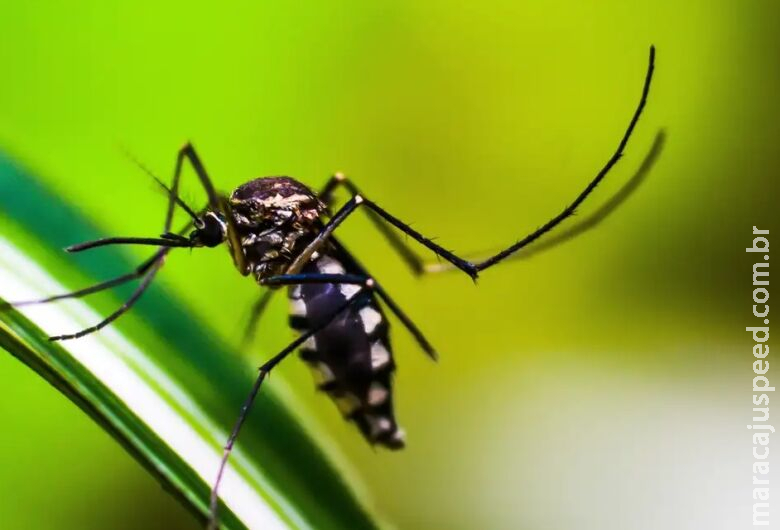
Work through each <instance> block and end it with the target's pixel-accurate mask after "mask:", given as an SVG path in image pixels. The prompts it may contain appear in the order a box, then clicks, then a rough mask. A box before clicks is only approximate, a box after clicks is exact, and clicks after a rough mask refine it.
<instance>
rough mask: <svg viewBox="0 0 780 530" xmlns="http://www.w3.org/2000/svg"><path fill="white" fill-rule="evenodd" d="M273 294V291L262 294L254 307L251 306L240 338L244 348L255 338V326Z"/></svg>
mask: <svg viewBox="0 0 780 530" xmlns="http://www.w3.org/2000/svg"><path fill="white" fill-rule="evenodd" d="M274 292H275V291H274V290H273V289H269V290H267V291H266V292H264V293H263V296H261V297H260V298H258V299H257V301H256V302H255V303H254V305H252V310H251V312H250V314H249V321H248V322H247V324H246V328H244V336H243V337H242V338H241V344H242V345H244V346H245V345H247V344H249V343H250V342H252V339H253V338H254V337H255V332H256V331H257V325H258V323H259V322H260V318H261V317H262V316H263V312H265V308H266V307H267V306H268V302H270V301H271V298H272V297H273V295H274Z"/></svg>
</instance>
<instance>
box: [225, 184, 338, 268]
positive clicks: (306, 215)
mask: <svg viewBox="0 0 780 530" xmlns="http://www.w3.org/2000/svg"><path fill="white" fill-rule="evenodd" d="M230 209H231V211H232V216H233V222H234V224H235V226H236V231H237V233H238V236H239V238H240V240H241V247H242V250H243V252H244V255H245V256H246V258H247V261H248V262H249V266H250V271H251V272H252V274H254V276H255V278H256V279H257V280H258V281H259V280H261V279H263V278H266V277H269V276H273V275H277V274H282V273H283V272H284V269H285V267H286V265H288V264H289V263H290V262H291V261H292V259H293V258H294V257H295V256H296V255H297V253H298V252H299V251H300V250H301V249H302V248H303V247H304V246H305V245H306V244H307V243H308V242H309V241H310V240H311V239H312V238H313V237H314V236H315V235H316V234H317V232H318V231H319V228H320V226H321V223H320V216H321V215H322V214H323V213H324V212H325V205H324V204H323V203H322V202H321V201H320V200H319V199H318V198H317V196H316V195H315V194H314V193H313V192H312V191H311V190H310V189H309V188H307V187H306V186H305V185H303V184H301V183H300V182H298V181H296V180H294V179H291V178H289V177H263V178H258V179H255V180H252V181H249V182H247V183H246V184H243V185H241V186H239V187H238V188H236V189H235V190H234V191H233V193H232V194H231V196H230Z"/></svg>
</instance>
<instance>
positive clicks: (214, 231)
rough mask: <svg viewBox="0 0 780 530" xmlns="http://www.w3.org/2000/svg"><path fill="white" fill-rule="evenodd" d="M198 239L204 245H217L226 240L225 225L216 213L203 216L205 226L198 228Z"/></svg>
mask: <svg viewBox="0 0 780 530" xmlns="http://www.w3.org/2000/svg"><path fill="white" fill-rule="evenodd" d="M198 239H199V240H200V242H201V243H203V245H204V246H207V247H216V246H217V245H219V244H220V243H222V241H224V240H225V225H224V223H223V222H222V221H221V220H220V219H219V218H218V217H217V216H216V215H214V214H207V215H205V216H204V217H203V228H201V229H199V230H198Z"/></svg>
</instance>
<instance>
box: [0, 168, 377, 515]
mask: <svg viewBox="0 0 780 530" xmlns="http://www.w3.org/2000/svg"><path fill="white" fill-rule="evenodd" d="M0 227H2V230H0V296H2V297H3V298H6V299H8V300H22V299H31V298H33V299H34V298H40V297H42V296H46V295H50V294H59V293H62V292H67V291H68V290H73V289H74V288H79V287H82V286H84V285H87V284H89V283H90V282H94V281H96V280H102V279H107V278H111V277H113V276H116V275H119V274H123V273H126V272H128V271H130V270H132V268H133V267H134V263H133V262H132V260H130V259H129V257H128V256H127V255H126V254H125V253H124V252H123V251H122V249H115V248H106V249H101V251H100V252H94V253H85V254H87V255H85V256H80V255H79V256H70V255H65V254H64V253H62V252H61V250H60V249H61V248H62V247H64V246H66V245H68V244H71V243H73V242H78V241H85V240H89V239H94V238H97V237H101V236H104V235H105V234H101V233H100V232H99V231H98V230H96V229H95V228H94V227H93V226H91V225H90V223H89V222H87V221H86V220H85V219H84V218H82V217H81V216H80V214H79V213H78V211H77V210H76V209H74V208H71V207H69V206H68V205H65V204H63V203H62V202H61V201H60V200H58V198H57V197H56V196H55V195H53V194H51V193H49V192H48V191H47V190H46V189H44V188H43V187H41V186H40V185H39V184H38V183H37V181H36V180H35V179H34V178H33V177H32V176H30V175H29V174H27V173H25V172H23V171H21V170H20V169H18V168H17V167H15V166H14V165H13V164H12V163H10V162H9V161H8V160H7V159H6V158H3V157H2V156H0ZM127 293H128V290H127V288H120V289H117V296H116V297H108V298H107V297H106V296H104V295H98V296H97V297H96V298H95V300H97V301H96V302H93V301H92V299H90V300H69V301H65V302H58V303H54V304H45V305H37V306H26V307H23V308H20V311H15V310H4V311H0V346H1V347H2V348H3V349H5V350H7V351H8V352H9V353H11V354H12V355H14V356H15V357H17V358H18V359H19V360H21V361H22V362H23V363H25V364H26V365H27V366H29V367H30V368H32V369H33V370H35V371H36V372H37V373H38V374H40V375H41V376H42V377H43V378H44V379H46V380H47V381H48V382H49V383H51V384H52V385H53V386H54V387H56V388H57V389H58V390H59V391H60V392H62V393H63V394H64V395H66V396H67V397H68V398H69V399H70V400H71V401H73V402H74V403H75V404H76V405H78V406H79V407H80V408H81V409H82V410H84V411H85V412H86V413H87V414H89V415H90V416H91V417H92V418H93V419H94V420H95V421H96V422H97V423H98V424H99V425H100V426H101V427H103V428H104V429H105V430H106V431H107V432H109V433H110V434H111V435H112V436H113V437H114V438H115V439H116V440H117V441H118V442H120V443H121V444H122V445H123V446H124V447H125V449H127V451H128V452H130V453H131V454H132V455H133V456H134V457H135V458H136V459H137V460H138V461H139V462H140V463H141V464H142V465H144V467H145V468H146V469H147V470H148V471H149V472H150V473H152V474H153V475H154V476H155V477H156V478H157V479H158V480H160V482H161V483H162V484H163V485H164V486H165V487H166V488H168V489H169V490H170V491H171V492H172V493H173V494H174V495H175V496H176V497H177V498H178V499H179V500H180V501H181V502H183V503H184V504H185V505H186V506H187V507H188V508H190V509H191V510H192V511H193V512H194V513H195V514H196V515H197V516H198V517H199V518H201V519H204V518H205V516H206V513H207V506H208V493H209V487H210V484H211V481H212V480H213V477H214V476H215V475H216V469H217V465H218V461H219V458H220V455H221V447H222V445H223V444H224V443H225V440H226V438H227V432H228V429H229V428H230V426H231V425H232V423H233V421H234V420H235V418H236V416H237V414H238V411H239V409H240V406H241V403H242V401H243V399H244V398H245V395H246V393H247V392H248V391H249V389H250V387H251V384H252V381H253V378H254V375H255V372H254V369H253V368H252V367H251V366H248V365H247V364H246V363H245V362H243V361H242V360H241V358H240V356H239V355H238V353H237V352H234V351H231V350H230V348H228V346H226V345H225V344H223V343H221V342H220V341H218V340H217V339H216V338H215V335H214V333H213V332H211V331H210V329H209V324H208V322H203V321H200V319H199V318H198V317H196V316H195V315H193V314H192V313H191V312H189V311H188V310H187V308H186V307H185V306H184V305H183V304H182V303H181V302H180V301H178V300H177V299H176V298H175V297H173V296H171V294H170V293H167V292H166V291H165V290H164V289H163V288H161V287H160V286H159V285H153V286H152V287H151V288H150V289H149V291H148V292H147V293H145V294H144V296H143V298H142V300H141V302H139V304H138V305H137V306H136V307H135V308H133V310H132V312H131V314H130V315H128V316H126V317H123V318H122V319H120V321H118V322H117V324H116V325H112V326H110V327H108V328H105V329H104V330H102V331H100V332H99V333H95V334H92V335H89V336H87V337H84V338H82V339H78V340H71V341H66V342H64V343H56V342H50V341H49V340H48V339H47V337H48V335H51V334H56V333H60V332H68V331H74V330H78V329H81V328H83V327H86V326H88V325H91V324H94V323H96V322H97V321H99V320H100V319H101V317H100V315H101V314H103V315H104V314H106V312H107V311H109V310H110V309H111V308H112V307H116V305H117V304H118V303H120V302H118V300H121V299H122V297H123V296H126V295H127ZM87 302H89V303H95V304H96V307H99V308H100V310H99V311H96V310H95V309H92V308H91V307H90V306H89V305H87ZM44 330H45V331H44ZM287 401H288V400H285V399H282V396H281V395H280V393H279V392H278V391H277V389H276V388H275V386H274V385H273V384H269V385H267V386H265V387H264V388H263V391H262V392H261V395H260V397H259V398H258V401H257V404H256V405H255V408H254V410H253V412H252V414H251V415H250V418H249V420H248V422H247V424H246V426H245V428H244V430H243V431H242V434H241V436H240V438H239V442H238V446H237V448H236V451H235V452H234V454H233V456H232V457H231V461H230V464H229V468H228V471H227V473H226V477H225V480H224V482H223V485H222V487H221V490H220V493H221V499H222V502H223V505H222V506H221V511H220V520H221V522H222V524H223V526H224V527H226V528H264V529H268V528H349V529H360V528H377V527H378V526H380V525H379V523H378V522H377V520H376V518H375V517H374V516H373V514H371V513H370V512H369V510H368V509H367V508H366V504H367V503H366V500H365V496H364V495H358V493H357V492H358V490H359V487H358V481H357V480H356V479H355V477H354V476H352V474H351V473H349V471H348V466H346V465H345V464H343V459H341V458H340V456H339V455H338V453H337V452H336V451H334V450H333V449H332V448H331V447H329V446H328V444H327V443H324V442H323V441H322V440H327V436H325V435H324V434H323V433H318V432H316V429H315V428H314V427H312V426H311V425H310V422H307V420H306V418H305V416H301V415H299V414H296V413H295V412H293V411H292V410H291V409H290V407H289V405H287V404H286V403H287ZM315 440H316V441H315ZM85 458H86V457H85ZM337 463H338V465H337ZM97 464H99V463H97Z"/></svg>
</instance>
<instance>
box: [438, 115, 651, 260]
mask: <svg viewBox="0 0 780 530" xmlns="http://www.w3.org/2000/svg"><path fill="white" fill-rule="evenodd" d="M665 141H666V134H665V133H664V131H659V132H658V134H656V137H655V140H654V141H653V145H652V147H651V148H650V150H649V151H648V153H647V155H646V156H645V158H644V160H643V161H642V164H641V165H640V166H639V169H637V171H636V172H635V173H634V175H633V176H632V177H631V178H630V179H629V180H628V181H627V182H626V183H625V184H623V186H622V187H621V188H620V189H619V190H618V191H617V192H616V193H615V194H614V195H613V196H612V197H611V198H610V199H609V200H608V201H606V202H605V203H604V204H602V205H601V206H600V207H599V208H598V209H597V210H596V211H594V212H593V213H591V214H590V215H588V216H587V217H584V218H582V219H578V220H577V223H576V224H573V225H571V226H569V228H568V229H566V230H565V231H563V232H556V233H555V235H554V236H551V237H549V238H545V239H543V240H540V241H538V242H537V243H534V244H533V245H530V246H528V247H526V248H524V249H523V250H521V251H519V252H518V253H517V254H514V255H512V256H511V257H510V258H508V260H520V259H529V258H531V257H533V256H535V255H537V254H539V253H541V252H544V251H547V250H550V249H553V248H556V247H558V246H559V245H561V244H563V243H566V242H567V241H570V240H572V239H574V238H576V237H578V236H580V235H581V234H583V233H585V232H587V231H589V230H591V229H593V228H595V227H596V226H598V225H599V224H600V223H601V222H602V221H604V220H605V219H606V218H607V217H609V216H610V215H611V214H612V213H613V212H614V211H615V210H617V209H618V208H619V207H620V206H621V205H622V204H623V203H624V202H626V201H627V200H628V198H629V197H630V196H631V195H633V194H634V192H636V190H637V189H638V188H639V186H640V185H641V184H642V183H643V182H644V181H645V179H646V177H647V175H648V173H649V172H650V169H651V168H652V167H653V164H655V161H656V160H657V159H658V156H659V155H660V153H661V150H662V149H663V146H664V142H665ZM481 255H483V256H484V255H488V253H487V252H484V253H481ZM473 261H484V258H482V259H476V260H473ZM424 268H425V270H424V272H425V273H439V272H446V271H453V270H457V269H456V268H455V267H454V266H453V265H452V264H451V263H448V262H438V263H426V264H425V265H424Z"/></svg>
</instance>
